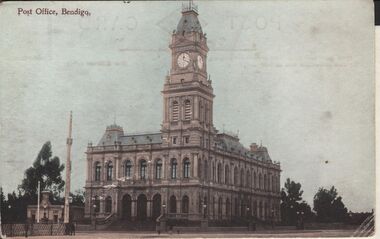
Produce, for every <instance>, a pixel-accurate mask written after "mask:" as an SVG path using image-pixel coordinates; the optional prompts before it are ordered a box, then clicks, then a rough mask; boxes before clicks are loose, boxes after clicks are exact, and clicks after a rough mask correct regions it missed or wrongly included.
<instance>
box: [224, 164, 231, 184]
mask: <svg viewBox="0 0 380 239" xmlns="http://www.w3.org/2000/svg"><path fill="white" fill-rule="evenodd" d="M224 183H225V184H229V183H230V169H229V167H228V165H226V167H225V168H224Z"/></svg>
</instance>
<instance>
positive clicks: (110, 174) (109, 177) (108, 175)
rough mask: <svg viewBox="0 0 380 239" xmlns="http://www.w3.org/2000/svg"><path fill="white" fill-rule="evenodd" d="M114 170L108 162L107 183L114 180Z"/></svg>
mask: <svg viewBox="0 0 380 239" xmlns="http://www.w3.org/2000/svg"><path fill="white" fill-rule="evenodd" d="M112 170H113V166H112V162H108V163H107V181H111V180H112Z"/></svg>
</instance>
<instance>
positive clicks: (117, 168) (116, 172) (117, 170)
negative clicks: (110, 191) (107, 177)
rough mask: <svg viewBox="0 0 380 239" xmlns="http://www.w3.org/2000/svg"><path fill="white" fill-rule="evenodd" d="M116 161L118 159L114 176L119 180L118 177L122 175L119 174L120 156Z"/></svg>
mask: <svg viewBox="0 0 380 239" xmlns="http://www.w3.org/2000/svg"><path fill="white" fill-rule="evenodd" d="M115 161H116V164H115V167H116V169H115V176H114V179H115V180H117V179H118V178H120V175H119V165H120V158H119V157H117V158H116V159H115Z"/></svg>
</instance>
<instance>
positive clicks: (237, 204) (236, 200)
mask: <svg viewBox="0 0 380 239" xmlns="http://www.w3.org/2000/svg"><path fill="white" fill-rule="evenodd" d="M234 213H235V214H234V216H239V200H238V199H237V198H235V211H234Z"/></svg>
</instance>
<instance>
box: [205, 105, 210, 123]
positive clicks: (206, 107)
mask: <svg viewBox="0 0 380 239" xmlns="http://www.w3.org/2000/svg"><path fill="white" fill-rule="evenodd" d="M208 120H209V117H208V104H207V103H206V104H205V122H206V123H208Z"/></svg>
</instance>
